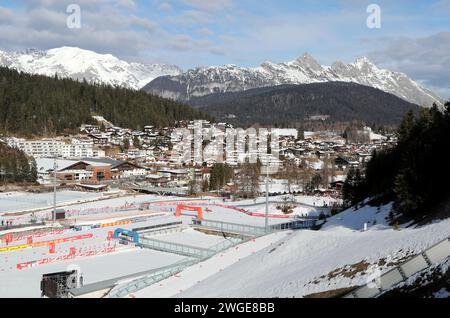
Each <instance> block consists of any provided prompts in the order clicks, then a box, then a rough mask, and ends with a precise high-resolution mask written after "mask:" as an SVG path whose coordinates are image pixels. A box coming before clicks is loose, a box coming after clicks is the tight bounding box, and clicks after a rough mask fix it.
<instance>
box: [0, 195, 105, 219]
mask: <svg viewBox="0 0 450 318" xmlns="http://www.w3.org/2000/svg"><path fill="white" fill-rule="evenodd" d="M102 197H103V195H102V194H101V193H86V192H78V191H60V192H57V199H58V204H59V205H60V204H70V203H77V202H82V201H91V200H96V199H100V198H102ZM51 206H53V193H52V192H49V193H37V194H36V193H26V192H7V193H0V215H1V214H3V213H13V212H22V211H30V210H38V209H45V208H49V207H51Z"/></svg>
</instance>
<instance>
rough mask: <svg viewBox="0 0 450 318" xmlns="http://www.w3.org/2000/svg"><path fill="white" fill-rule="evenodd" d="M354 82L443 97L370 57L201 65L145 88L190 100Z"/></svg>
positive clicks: (429, 100)
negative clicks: (348, 61)
mask: <svg viewBox="0 0 450 318" xmlns="http://www.w3.org/2000/svg"><path fill="white" fill-rule="evenodd" d="M335 81H339V82H352V83H357V84H361V85H365V86H370V87H374V88H377V89H380V90H382V91H384V92H387V93H390V94H394V95H396V96H398V97H400V98H402V99H404V100H406V101H408V102H411V103H414V104H418V105H420V106H425V107H431V106H432V105H433V103H437V104H438V105H442V104H443V99H442V98H440V97H439V96H438V95H436V94H434V93H433V92H431V91H430V90H428V89H426V88H424V87H422V86H420V85H419V84H418V83H416V82H414V81H413V80H411V79H410V78H409V77H408V76H407V75H406V74H403V73H398V72H392V71H389V70H385V69H380V68H378V67H377V66H376V65H374V64H373V63H372V62H371V61H370V60H369V59H368V58H365V57H363V58H360V59H357V60H356V62H355V63H351V64H348V65H346V64H344V63H342V62H339V61H338V62H335V63H334V64H333V65H331V66H323V65H320V64H319V63H318V62H317V61H316V60H315V59H314V58H313V57H312V56H311V55H309V54H304V55H302V56H301V57H299V58H297V59H295V60H293V61H290V62H285V63H279V64H275V63H272V62H265V63H263V64H262V65H261V66H258V67H255V68H244V67H239V66H236V65H225V66H219V67H200V68H195V69H191V70H188V71H187V72H185V73H182V74H179V75H175V76H164V77H159V78H156V79H154V80H153V81H151V82H150V83H149V84H148V85H146V86H145V87H144V88H143V90H144V91H146V92H148V93H151V94H155V95H159V96H162V97H166V98H171V99H176V100H180V101H187V100H190V99H191V98H193V97H200V96H205V95H209V94H214V93H226V92H239V91H245V90H248V89H253V88H260V87H271V86H277V85H285V84H310V83H325V82H335Z"/></svg>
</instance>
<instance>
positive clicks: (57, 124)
mask: <svg viewBox="0 0 450 318" xmlns="http://www.w3.org/2000/svg"><path fill="white" fill-rule="evenodd" d="M93 114H97V115H102V116H104V117H105V118H106V119H107V120H109V121H111V122H113V123H114V124H115V125H118V126H121V127H124V128H132V129H142V128H143V127H144V126H145V125H154V126H157V127H164V126H172V125H174V123H175V121H177V120H192V119H200V118H202V119H211V118H210V117H209V116H208V115H205V114H204V113H202V112H201V111H199V110H195V109H193V108H191V107H190V106H187V105H184V104H181V103H178V102H175V101H172V100H168V99H164V98H161V97H157V96H153V95H149V94H147V93H145V92H142V91H133V90H130V89H126V88H120V87H112V86H107V85H103V84H89V83H87V82H86V81H84V82H78V81H74V80H71V79H59V78H58V77H57V76H55V77H46V76H40V75H30V74H25V73H20V72H17V71H15V70H12V69H8V68H4V67H0V132H3V133H6V134H20V135H37V136H42V135H53V134H60V133H63V132H64V131H70V132H72V131H74V130H76V129H77V128H79V127H80V125H81V124H83V123H84V124H89V123H91V124H92V123H95V122H94V120H93V119H92V115H93Z"/></svg>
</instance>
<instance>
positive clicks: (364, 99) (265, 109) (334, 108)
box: [188, 82, 420, 126]
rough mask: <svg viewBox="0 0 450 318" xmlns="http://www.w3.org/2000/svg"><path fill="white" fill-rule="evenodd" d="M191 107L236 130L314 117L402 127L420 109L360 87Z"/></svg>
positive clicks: (256, 95)
mask: <svg viewBox="0 0 450 318" xmlns="http://www.w3.org/2000/svg"><path fill="white" fill-rule="evenodd" d="M188 103H189V104H190V105H193V106H194V107H197V108H199V109H202V110H204V111H205V112H208V113H209V114H211V115H212V116H215V117H216V118H217V119H220V120H224V121H228V122H231V123H233V124H236V125H251V124H254V123H259V124H261V125H274V124H280V125H289V126H290V125H299V124H300V123H302V122H305V121H307V120H308V119H310V117H312V116H317V115H322V116H329V117H328V119H327V121H329V122H348V121H352V120H360V121H364V122H366V123H368V124H372V123H376V124H383V125H397V124H399V123H400V121H401V119H402V118H403V116H404V114H405V113H406V112H407V111H409V110H412V111H414V112H418V111H419V109H420V107H419V106H417V105H414V104H411V103H408V102H406V101H404V100H403V99H400V98H398V97H396V96H394V95H392V94H388V93H385V92H383V91H381V90H378V89H375V88H372V87H368V86H363V85H358V84H354V83H344V82H332V83H314V84H305V85H283V86H275V87H268V88H258V89H252V90H248V91H244V92H237V93H218V94H211V95H207V96H204V97H196V98H192V99H191V100H190V101H189V102H188Z"/></svg>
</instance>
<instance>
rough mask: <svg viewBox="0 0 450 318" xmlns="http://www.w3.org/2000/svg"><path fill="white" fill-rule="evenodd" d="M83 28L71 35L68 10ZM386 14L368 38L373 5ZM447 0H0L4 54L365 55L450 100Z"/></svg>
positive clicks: (192, 61)
mask: <svg viewBox="0 0 450 318" xmlns="http://www.w3.org/2000/svg"><path fill="white" fill-rule="evenodd" d="M71 3H77V4H79V5H80V8H81V22H82V24H81V28H80V29H69V28H67V26H66V19H67V16H68V14H67V13H66V8H67V6H68V4H71ZM371 3H376V4H378V5H379V7H380V8H381V28H380V29H370V28H368V27H367V24H366V20H367V17H368V16H369V13H367V12H366V9H367V6H368V5H369V4H371ZM449 16H450V0H434V1H430V0H409V1H406V0H396V1H384V0H383V1H381V0H378V1H377V0H371V1H365V0H321V1H317V0H147V1H144V0H67V1H66V0H1V1H0V49H4V50H17V49H24V48H29V47H36V48H39V49H49V48H54V47H60V46H78V47H81V48H84V49H90V50H94V51H97V52H99V53H111V54H114V55H116V56H118V57H120V58H122V59H125V60H128V61H139V62H145V63H160V62H163V63H171V64H176V65H179V66H181V67H182V68H184V69H187V68H191V67H195V66H205V65H223V64H238V65H242V66H256V65H259V64H261V63H262V62H264V61H266V60H270V61H274V62H282V61H287V60H292V59H295V58H296V57H298V56H300V55H302V54H303V53H304V52H308V53H310V54H311V55H313V56H314V57H315V58H316V59H317V60H318V61H319V63H321V64H331V63H333V62H334V61H336V60H341V61H343V62H346V63H349V62H352V61H353V60H354V59H355V58H357V57H360V56H368V57H369V58H370V59H371V60H373V61H374V62H375V63H376V64H377V65H379V66H381V67H386V68H390V69H392V70H396V71H402V72H405V73H407V74H408V75H409V76H411V77H412V78H413V79H415V80H417V81H419V82H421V83H422V84H424V85H426V86H428V87H430V88H432V89H433V90H435V91H436V92H437V93H439V94H440V95H442V96H444V97H450V89H449V88H448V87H449V86H450V18H449Z"/></svg>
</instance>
